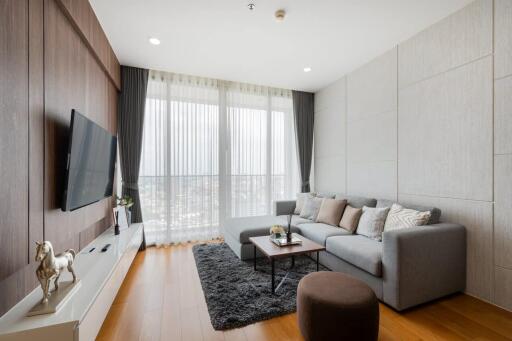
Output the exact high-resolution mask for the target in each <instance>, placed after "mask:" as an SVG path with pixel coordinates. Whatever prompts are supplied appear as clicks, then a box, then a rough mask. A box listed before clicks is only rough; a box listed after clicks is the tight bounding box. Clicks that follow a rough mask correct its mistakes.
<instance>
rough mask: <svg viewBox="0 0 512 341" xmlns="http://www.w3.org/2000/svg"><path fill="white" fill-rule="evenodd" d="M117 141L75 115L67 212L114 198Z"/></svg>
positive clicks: (74, 113)
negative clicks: (104, 199) (107, 198)
mask: <svg viewBox="0 0 512 341" xmlns="http://www.w3.org/2000/svg"><path fill="white" fill-rule="evenodd" d="M116 147H117V138H116V137H115V136H113V135H112V134H110V133H109V132H108V131H106V130H105V129H103V128H102V127H100V126H99V125H97V124H96V123H94V122H93V121H91V120H89V119H87V118H86V117H85V116H84V115H82V114H80V113H79V112H77V111H76V110H72V111H71V126H70V135H69V147H68V155H67V166H66V184H65V186H64V196H63V201H62V210H63V211H73V210H76V209H78V208H80V207H83V206H87V205H89V204H92V203H94V202H96V201H99V200H101V199H103V198H106V197H110V196H112V190H113V186H114V171H115V162H116V151H117V148H116Z"/></svg>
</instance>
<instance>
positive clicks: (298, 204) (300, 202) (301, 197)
mask: <svg viewBox="0 0 512 341" xmlns="http://www.w3.org/2000/svg"><path fill="white" fill-rule="evenodd" d="M315 196H316V194H315V193H297V200H296V201H295V210H294V211H293V214H300V212H301V211H302V208H303V207H304V203H305V202H306V199H309V198H313V197H315Z"/></svg>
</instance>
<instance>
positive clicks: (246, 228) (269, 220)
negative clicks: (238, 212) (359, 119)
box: [224, 215, 299, 244]
mask: <svg viewBox="0 0 512 341" xmlns="http://www.w3.org/2000/svg"><path fill="white" fill-rule="evenodd" d="M272 225H283V226H284V225H285V224H284V223H283V219H282V218H279V217H276V216H271V215H269V216H257V217H243V218H231V219H228V220H227V221H226V224H225V225H224V227H225V233H229V234H230V235H231V236H232V237H233V238H234V239H235V240H237V241H239V242H240V243H242V244H245V243H249V238H250V237H259V236H265V235H270V227H271V226H272ZM292 231H293V232H299V230H298V229H297V227H295V226H292Z"/></svg>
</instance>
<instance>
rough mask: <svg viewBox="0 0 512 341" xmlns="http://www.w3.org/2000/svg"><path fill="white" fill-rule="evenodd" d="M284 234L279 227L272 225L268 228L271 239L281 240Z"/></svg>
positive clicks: (282, 229)
mask: <svg viewBox="0 0 512 341" xmlns="http://www.w3.org/2000/svg"><path fill="white" fill-rule="evenodd" d="M284 234H285V231H284V228H283V227H282V226H281V225H273V226H272V227H271V228H270V235H271V238H274V239H279V238H282V237H283V236H284Z"/></svg>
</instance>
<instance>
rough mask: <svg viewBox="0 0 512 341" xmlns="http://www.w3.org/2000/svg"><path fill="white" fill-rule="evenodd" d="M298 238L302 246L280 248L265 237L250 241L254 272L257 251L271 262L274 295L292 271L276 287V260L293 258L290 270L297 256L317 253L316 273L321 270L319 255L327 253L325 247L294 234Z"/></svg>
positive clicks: (253, 238) (250, 239)
mask: <svg viewBox="0 0 512 341" xmlns="http://www.w3.org/2000/svg"><path fill="white" fill-rule="evenodd" d="M294 235H295V236H296V237H298V238H300V239H301V240H302V244H298V245H289V246H278V245H276V244H274V243H273V242H272V241H271V240H270V237H269V236H263V237H251V238H249V241H250V242H251V243H252V244H253V248H254V253H253V262H254V271H256V251H257V250H259V251H260V252H261V253H263V255H265V257H266V258H268V259H269V260H270V263H271V268H272V276H271V277H272V278H271V288H272V293H273V294H274V293H275V292H276V291H277V290H278V289H279V288H280V287H281V285H282V284H283V283H284V281H285V280H286V278H287V277H288V274H289V273H290V271H287V272H286V274H285V275H284V276H283V278H282V279H281V281H280V282H279V284H278V285H277V287H276V285H275V260H276V258H285V257H291V258H292V265H291V267H290V270H291V269H292V268H293V267H294V266H295V256H297V255H303V254H309V253H316V271H318V270H319V268H320V264H319V253H320V251H325V246H323V245H320V244H317V243H315V242H313V241H312V240H309V239H307V238H305V237H303V236H301V235H298V234H294Z"/></svg>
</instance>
